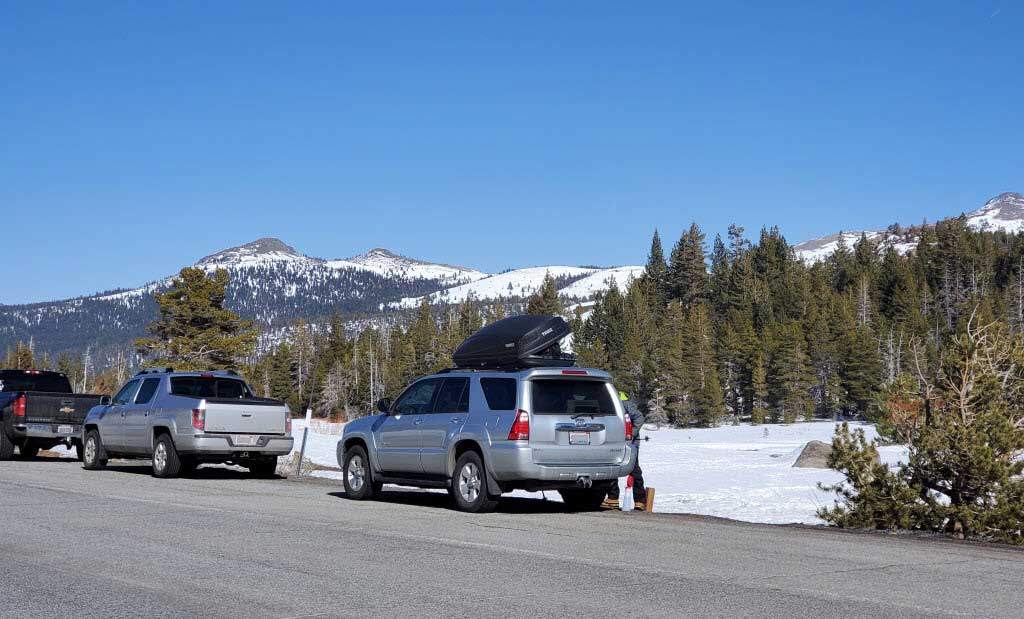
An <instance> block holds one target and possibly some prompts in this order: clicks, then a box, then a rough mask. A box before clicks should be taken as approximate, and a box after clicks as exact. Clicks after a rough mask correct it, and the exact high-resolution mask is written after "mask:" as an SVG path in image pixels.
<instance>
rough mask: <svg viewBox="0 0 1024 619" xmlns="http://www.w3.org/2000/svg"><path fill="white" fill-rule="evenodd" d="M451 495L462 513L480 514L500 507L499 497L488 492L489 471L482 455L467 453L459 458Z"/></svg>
mask: <svg viewBox="0 0 1024 619" xmlns="http://www.w3.org/2000/svg"><path fill="white" fill-rule="evenodd" d="M451 494H452V497H453V498H454V499H455V506H456V507H457V508H458V509H459V510H460V511H464V512H469V513H471V514H479V513H483V512H492V511H494V510H495V508H497V507H498V497H496V496H491V495H490V494H488V492H487V471H486V470H485V469H484V461H483V459H481V458H480V454H478V453H477V452H475V451H467V452H466V453H464V454H462V455H461V456H459V459H458V460H457V461H456V462H455V471H454V472H453V474H452V482H451Z"/></svg>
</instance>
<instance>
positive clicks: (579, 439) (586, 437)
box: [569, 432, 590, 445]
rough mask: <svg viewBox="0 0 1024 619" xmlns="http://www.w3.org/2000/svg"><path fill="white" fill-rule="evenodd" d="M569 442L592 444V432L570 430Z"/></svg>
mask: <svg viewBox="0 0 1024 619" xmlns="http://www.w3.org/2000/svg"><path fill="white" fill-rule="evenodd" d="M569 444H570V445H589V444H590V432H570V433H569Z"/></svg>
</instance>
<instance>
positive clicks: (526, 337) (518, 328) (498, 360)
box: [452, 316, 574, 368]
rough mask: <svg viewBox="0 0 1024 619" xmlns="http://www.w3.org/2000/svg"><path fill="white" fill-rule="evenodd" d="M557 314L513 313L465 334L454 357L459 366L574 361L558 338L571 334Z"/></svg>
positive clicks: (559, 364) (513, 365) (554, 364)
mask: <svg viewBox="0 0 1024 619" xmlns="http://www.w3.org/2000/svg"><path fill="white" fill-rule="evenodd" d="M571 332H572V329H571V328H570V327H569V323H567V322H565V320H564V319H562V318H559V317H558V316H512V317H511V318H505V319H504V320H499V321H497V322H493V323H491V324H489V325H487V326H486V327H484V328H483V329H480V330H479V331H477V332H476V333H474V334H473V335H471V336H469V337H468V338H466V341H464V342H462V344H460V345H459V347H458V348H457V349H456V350H455V354H453V355H452V358H453V359H454V360H455V365H457V366H458V367H460V368H510V367H511V368H527V367H545V366H548V367H551V366H564V365H573V363H574V360H573V358H572V357H571V356H566V355H563V354H562V352H561V349H560V348H559V347H558V342H559V340H561V339H562V338H564V337H565V336H567V335H569V334H570V333H571Z"/></svg>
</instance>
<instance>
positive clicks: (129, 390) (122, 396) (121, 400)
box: [113, 380, 139, 404]
mask: <svg viewBox="0 0 1024 619" xmlns="http://www.w3.org/2000/svg"><path fill="white" fill-rule="evenodd" d="M138 386H139V381H137V380H130V381H128V383H127V384H125V386H124V387H121V390H120V391H118V392H117V395H115V396H114V400H113V403H114V404H127V403H128V402H131V400H132V396H133V395H135V388H136V387H138Z"/></svg>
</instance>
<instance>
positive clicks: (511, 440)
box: [337, 367, 636, 512]
mask: <svg viewBox="0 0 1024 619" xmlns="http://www.w3.org/2000/svg"><path fill="white" fill-rule="evenodd" d="M378 408H379V409H380V411H381V412H380V414H378V415H375V416H371V417H364V418H362V419H357V420H355V421H352V422H350V423H348V424H347V425H346V426H345V433H344V435H343V436H342V439H341V441H339V443H338V451H337V455H338V463H339V464H340V465H341V467H342V470H343V476H344V483H345V492H346V494H347V495H348V496H349V497H350V498H352V499H356V500H361V499H368V498H372V497H374V496H376V495H377V494H378V493H379V492H380V490H381V487H382V486H383V485H384V484H386V483H393V484H401V485H407V486H418V487H423V488H445V489H447V490H448V492H449V494H450V495H451V496H452V498H453V499H454V500H455V504H456V506H457V507H458V508H459V509H461V510H464V511H469V512H482V511H487V510H492V509H494V508H495V506H496V505H497V501H498V497H499V496H500V495H501V494H502V493H505V492H510V491H512V490H516V489H524V490H530V491H536V490H557V491H559V493H560V494H561V495H562V498H563V500H564V501H565V503H566V504H567V506H568V507H569V508H570V509H577V510H589V509H596V508H598V507H599V506H600V504H601V501H602V500H603V499H604V497H605V495H606V494H607V491H608V489H609V487H610V486H611V484H614V483H617V479H618V478H619V477H624V476H626V475H628V474H629V472H630V471H631V470H632V468H633V460H634V458H635V457H636V454H635V448H634V447H633V445H632V442H631V441H628V440H627V437H628V436H629V435H630V432H631V428H629V422H628V419H629V418H628V416H626V415H625V414H624V410H623V406H622V403H621V402H620V401H619V397H618V395H617V392H616V390H615V387H614V386H613V385H612V381H611V376H610V375H609V374H608V373H607V372H602V371H600V370H592V369H583V368H578V367H566V368H534V369H526V370H522V371H518V372H501V371H487V370H462V369H457V370H450V371H446V372H442V373H440V374H435V375H433V376H428V377H426V378H423V379H420V380H418V381H416V382H414V383H413V384H411V385H410V386H409V387H408V388H406V390H405V391H404V392H403V393H402V395H400V396H399V397H398V399H397V400H395V402H394V404H391V403H390V402H389V401H387V400H382V401H381V402H380V403H379V404H378Z"/></svg>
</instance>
